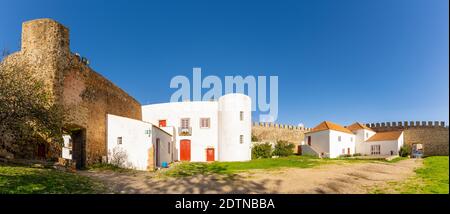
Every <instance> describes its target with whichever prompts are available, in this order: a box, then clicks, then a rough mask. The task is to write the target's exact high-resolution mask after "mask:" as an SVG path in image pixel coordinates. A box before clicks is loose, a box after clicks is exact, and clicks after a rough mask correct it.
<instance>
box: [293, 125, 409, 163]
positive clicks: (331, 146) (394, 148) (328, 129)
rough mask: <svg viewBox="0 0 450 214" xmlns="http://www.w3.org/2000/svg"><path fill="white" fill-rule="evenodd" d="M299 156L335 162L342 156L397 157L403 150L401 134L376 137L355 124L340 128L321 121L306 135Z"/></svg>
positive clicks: (362, 126) (394, 133)
mask: <svg viewBox="0 0 450 214" xmlns="http://www.w3.org/2000/svg"><path fill="white" fill-rule="evenodd" d="M305 142H306V143H305V144H306V145H303V146H302V151H303V152H302V154H312V155H318V156H320V157H328V158H336V157H339V156H342V155H353V154H355V153H359V154H363V155H397V154H398V151H399V150H400V148H401V147H402V146H403V132H402V131H396V132H380V133H376V132H375V131H373V130H372V129H370V128H369V127H367V126H365V125H363V124H361V123H358V122H356V123H354V124H352V125H350V126H348V127H343V126H341V125H338V124H336V123H332V122H329V121H324V122H322V123H320V124H319V125H317V126H316V127H314V128H313V129H312V130H311V131H310V132H308V133H305Z"/></svg>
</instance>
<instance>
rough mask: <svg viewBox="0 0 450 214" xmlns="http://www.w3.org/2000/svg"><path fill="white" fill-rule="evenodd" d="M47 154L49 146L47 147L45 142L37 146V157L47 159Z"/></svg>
mask: <svg viewBox="0 0 450 214" xmlns="http://www.w3.org/2000/svg"><path fill="white" fill-rule="evenodd" d="M46 154H47V148H46V146H45V144H43V143H40V144H38V147H37V158H38V159H45V158H46V156H47V155H46Z"/></svg>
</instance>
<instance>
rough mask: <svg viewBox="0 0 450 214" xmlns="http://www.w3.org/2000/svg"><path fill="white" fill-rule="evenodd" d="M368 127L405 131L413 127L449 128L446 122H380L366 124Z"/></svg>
mask: <svg viewBox="0 0 450 214" xmlns="http://www.w3.org/2000/svg"><path fill="white" fill-rule="evenodd" d="M366 126H368V127H370V128H372V129H386V128H392V129H395V128H397V129H404V128H411V127H420V128H437V127H439V128H447V129H448V125H446V124H445V122H444V121H398V122H378V123H366Z"/></svg>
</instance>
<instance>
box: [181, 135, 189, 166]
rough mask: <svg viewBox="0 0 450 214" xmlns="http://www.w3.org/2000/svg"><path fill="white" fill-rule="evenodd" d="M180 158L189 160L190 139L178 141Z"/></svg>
mask: <svg viewBox="0 0 450 214" xmlns="http://www.w3.org/2000/svg"><path fill="white" fill-rule="evenodd" d="M180 160H181V161H190V160H191V141H190V140H181V141H180Z"/></svg>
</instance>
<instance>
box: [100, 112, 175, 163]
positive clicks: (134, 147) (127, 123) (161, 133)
mask: <svg viewBox="0 0 450 214" xmlns="http://www.w3.org/2000/svg"><path fill="white" fill-rule="evenodd" d="M107 120H108V122H107V125H108V127H107V141H108V142H107V148H108V162H110V163H114V164H118V165H121V166H122V167H126V168H133V169H138V170H147V169H153V168H154V167H160V166H161V165H162V163H163V162H166V163H171V162H172V161H173V152H174V149H173V143H172V135H171V133H169V132H167V131H165V130H163V129H161V128H159V127H157V126H155V125H153V124H151V123H147V122H143V121H140V120H134V119H130V118H126V117H120V116H116V115H111V114H108V115H107Z"/></svg>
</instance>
